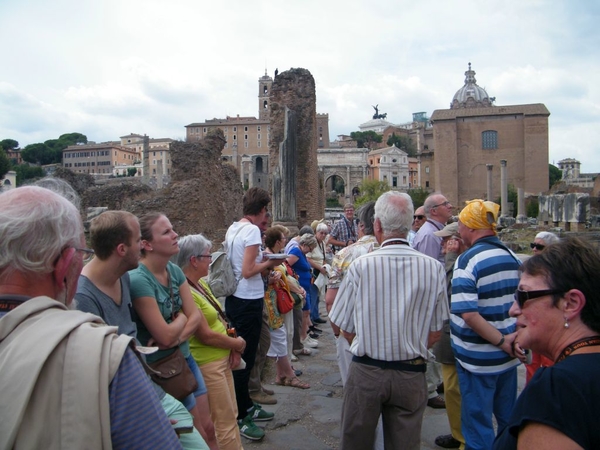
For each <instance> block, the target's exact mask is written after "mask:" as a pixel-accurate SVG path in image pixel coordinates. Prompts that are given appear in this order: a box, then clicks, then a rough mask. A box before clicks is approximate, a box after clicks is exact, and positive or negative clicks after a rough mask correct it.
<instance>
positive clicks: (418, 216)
mask: <svg viewBox="0 0 600 450" xmlns="http://www.w3.org/2000/svg"><path fill="white" fill-rule="evenodd" d="M424 218H425V216H423V215H421V214H419V215H417V216H413V220H417V219H419V220H423V219H424Z"/></svg>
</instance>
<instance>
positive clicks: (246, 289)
mask: <svg viewBox="0 0 600 450" xmlns="http://www.w3.org/2000/svg"><path fill="white" fill-rule="evenodd" d="M242 227H243V228H242ZM238 231H239V233H238ZM236 233H237V235H236ZM234 238H235V239H234ZM225 242H226V243H227V248H228V249H229V250H228V254H229V259H230V260H231V265H232V266H233V273H234V274H235V276H236V278H237V279H238V280H239V283H238V287H237V290H236V291H235V293H234V294H233V295H235V296H236V297H238V298H243V299H246V300H252V299H259V298H263V297H264V295H265V285H264V284H263V281H262V277H261V276H260V273H258V274H256V275H254V276H253V277H250V278H244V277H242V262H243V261H244V252H245V251H246V247H250V246H252V245H257V246H258V255H257V256H256V262H257V263H260V262H262V250H261V249H260V245H261V243H262V240H261V238H260V229H259V228H258V227H257V226H256V225H253V224H251V223H248V222H234V223H233V224H232V225H231V226H230V227H229V229H228V230H227V234H226V235H225Z"/></svg>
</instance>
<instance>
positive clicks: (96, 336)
mask: <svg viewBox="0 0 600 450" xmlns="http://www.w3.org/2000/svg"><path fill="white" fill-rule="evenodd" d="M92 253H93V251H92V250H89V249H87V248H85V240H84V237H83V224H82V222H81V218H80V216H79V211H78V210H77V209H76V208H75V206H73V204H71V203H70V202H69V201H68V200H66V199H65V198H63V197H61V196H60V195H58V194H56V193H54V192H52V191H50V190H48V189H44V188H40V187H33V186H26V187H21V188H17V189H14V190H11V191H8V192H5V193H3V194H0V392H2V404H1V405H0V448H44V449H61V448H86V449H108V448H114V449H119V448H123V449H125V448H127V449H135V448H137V449H145V448H181V445H180V443H179V441H178V439H177V436H176V434H175V432H174V431H173V428H172V427H171V424H170V423H169V420H168V419H167V416H166V415H165V413H164V411H163V409H162V408H161V405H160V402H159V400H158V397H157V395H156V393H155V392H154V390H153V388H152V386H151V385H150V382H149V381H148V377H147V376H146V374H145V372H144V369H143V368H142V365H141V364H140V362H139V360H138V358H137V357H136V355H135V353H134V352H133V350H132V348H131V346H130V344H131V342H132V338H131V337H129V336H124V335H121V336H119V335H118V334H117V328H116V327H109V326H106V325H105V324H104V322H102V320H101V319H100V318H99V317H97V316H94V315H93V314H88V313H83V312H80V311H70V310H69V309H70V307H71V306H72V300H73V296H74V295H75V291H76V287H77V281H78V278H79V274H80V273H81V269H82V268H83V263H84V260H86V259H87V258H88V257H89V256H90V255H91V254H92Z"/></svg>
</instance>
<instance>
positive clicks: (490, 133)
mask: <svg viewBox="0 0 600 450" xmlns="http://www.w3.org/2000/svg"><path fill="white" fill-rule="evenodd" d="M481 148H482V149H484V150H496V149H497V148H498V132H497V131H494V130H486V131H484V132H483V133H481Z"/></svg>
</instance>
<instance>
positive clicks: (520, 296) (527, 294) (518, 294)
mask: <svg viewBox="0 0 600 450" xmlns="http://www.w3.org/2000/svg"><path fill="white" fill-rule="evenodd" d="M562 293H563V292H562V291H557V290H556V289H542V290H540V291H521V290H519V289H517V290H516V291H515V301H516V302H517V304H518V305H519V308H523V305H525V302H526V301H527V300H533V299H534V298H540V297H545V296H546V295H555V294H562Z"/></svg>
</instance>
